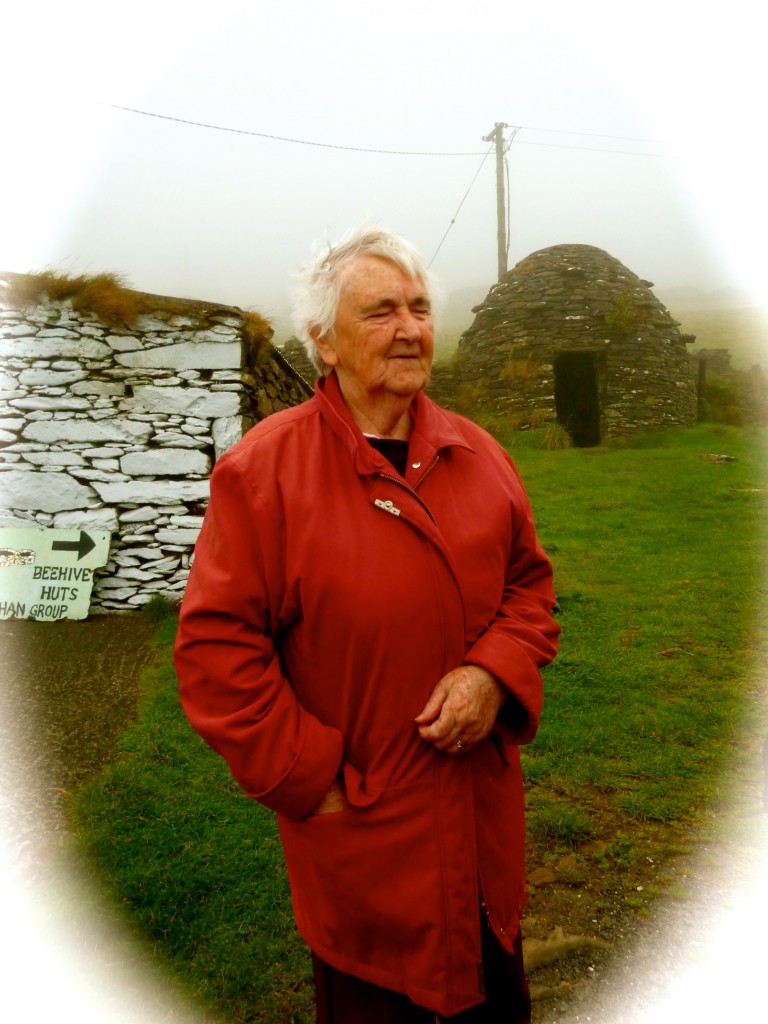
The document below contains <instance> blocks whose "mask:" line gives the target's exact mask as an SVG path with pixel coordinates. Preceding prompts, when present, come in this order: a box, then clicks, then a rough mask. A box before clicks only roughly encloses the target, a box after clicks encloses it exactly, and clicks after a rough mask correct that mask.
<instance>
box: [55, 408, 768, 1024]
mask: <svg viewBox="0 0 768 1024" xmlns="http://www.w3.org/2000/svg"><path fill="white" fill-rule="evenodd" d="M515 440H516V441H519V438H515ZM766 440H768V435H766V433H765V432H764V431H763V432H749V431H747V430H739V429H736V428H723V427H706V426H700V427H697V428H694V429H690V430H676V431H667V432H664V433H658V434H653V435H648V436H645V437H639V438H637V439H636V440H635V441H634V443H633V445H632V446H631V447H630V446H625V447H605V446H604V447H599V448H591V449H566V450H561V451H541V450H533V449H527V448H522V447H518V446H515V448H514V452H513V454H514V457H515V459H516V461H517V463H518V465H519V467H520V470H521V472H522V474H523V477H524V479H525V481H526V483H527V486H528V489H529V492H530V495H531V499H532V502H533V505H534V510H535V513H536V517H537V522H538V525H539V531H540V535H541V537H542V540H543V542H544V545H545V547H546V548H547V550H548V551H549V552H550V554H551V557H552V559H553V563H554V566H555V575H556V584H557V590H558V595H559V598H558V602H559V610H558V615H559V619H560V622H561V624H562V627H563V635H562V646H561V654H560V656H559V658H558V660H557V661H556V662H555V663H554V664H553V665H552V666H551V667H550V668H549V669H547V671H546V673H545V692H546V699H545V711H544V717H543V720H542V725H541V730H540V733H539V736H538V737H537V739H536V740H535V742H534V743H533V744H532V745H531V746H530V747H528V748H527V749H526V751H525V755H524V771H525V774H526V778H527V786H528V798H529V846H530V848H531V849H532V850H533V851H539V852H540V851H541V850H542V849H545V848H551V847H552V846H553V844H554V846H555V847H557V848H560V849H562V848H570V847H572V846H574V845H575V844H576V843H578V841H579V840H581V839H585V838H590V837H592V838H600V839H602V840H604V841H606V842H608V843H613V847H612V848H613V850H614V852H615V853H616V857H615V859H616V860H618V859H619V856H620V854H621V852H622V851H624V854H626V855H627V856H629V855H631V836H632V830H633V828H634V827H638V828H639V827H642V828H643V829H646V830H647V829H648V828H653V827H658V828H659V829H661V828H666V827H668V826H669V824H670V823H672V824H676V823H677V824H681V825H685V826H686V827H687V828H689V829H696V830H697V831H698V832H699V833H701V834H706V832H707V829H709V828H711V827H713V826H712V821H713V815H714V814H715V813H727V811H728V808H729V806H730V805H731V797H732V792H733V788H732V787H733V785H734V780H735V779H737V777H739V776H742V777H743V776H744V775H745V774H746V775H751V776H752V777H754V774H755V773H756V772H757V771H758V764H759V752H758V742H757V741H758V738H759V737H762V736H763V735H765V734H766V732H768V724H766V721H765V709H764V705H763V704H762V703H761V699H760V693H761V687H762V683H763V679H762V677H761V673H762V672H763V671H764V670H763V667H762V666H763V660H764V655H765V649H766V630H765V622H764V612H765V609H766V607H768V602H766V581H767V579H768V577H767V576H766V565H765V540H766V508H767V503H766V460H765V456H766ZM710 453H717V454H728V455H731V456H734V457H735V458H736V461H732V462H726V463H722V464H714V463H712V462H709V461H707V460H706V458H705V456H706V455H707V454H710ZM173 630H174V619H173V617H172V616H167V617H165V618H164V620H163V621H162V624H161V627H160V632H159V634H158V665H157V668H156V669H155V670H154V671H153V672H152V673H151V674H150V675H149V676H148V677H147V679H146V681H145V696H144V697H143V699H142V701H141V704H140V709H139V717H138V720H137V721H136V722H135V723H134V724H133V725H131V727H130V728H129V729H128V731H127V732H126V734H125V737H124V740H123V744H122V755H121V757H120V759H119V760H118V761H117V762H116V763H114V764H113V765H112V766H111V767H110V768H109V769H108V770H106V771H105V772H103V773H102V774H101V775H100V776H99V777H98V778H96V779H95V780H93V781H92V782H90V783H89V784H88V785H86V786H85V787H83V788H82V789H81V790H80V791H79V792H78V793H77V794H76V796H75V799H74V801H73V806H72V813H73V817H74V820H75V827H76V832H77V836H78V840H79V842H80V843H81V844H82V846H83V847H84V848H85V850H86V851H87V854H88V857H89V858H90V860H91V862H92V863H93V864H94V865H95V867H96V869H97V871H98V872H99V874H100V875H101V877H102V878H104V879H105V880H106V884H107V885H108V887H109V888H110V890H111V892H112V893H113V895H114V897H115V901H116V905H119V906H120V907H122V908H123V909H124V910H125V911H126V913H127V914H128V915H129V917H130V918H131V919H132V920H133V921H135V922H136V923H137V925H138V927H139V928H140V930H141V932H142V933H143V934H144V935H146V936H147V938H148V940H149V941H150V942H151V943H153V944H154V948H155V950H156V952H157V954H158V956H159V957H160V958H162V959H164V960H166V961H167V962H168V963H169V964H170V965H171V966H172V967H173V969H174V971H175V972H176V973H178V974H179V975H180V976H181V977H182V979H183V981H184V983H185V986H186V987H187V988H188V990H189V991H190V992H192V993H193V994H194V995H195V996H196V997H197V998H198V999H199V1000H200V1002H201V1003H202V1004H203V1005H206V1006H209V1007H211V1008H215V1009H217V1010H218V1011H219V1012H220V1013H221V1018H222V1019H235V1020H242V1021H263V1022H267V1021H269V1022H271V1024H275V1022H289V1021H294V1022H309V1021H310V1020H312V1019H313V1015H312V1008H311V991H310V989H311V986H310V984H309V982H310V971H309V961H308V956H307V953H306V950H305V949H304V947H303V945H302V943H301V942H300V940H299V939H298V938H297V936H296V934H295V931H294V928H293V924H292V917H291V910H290V904H289V899H288V892H287V887H286V881H285V876H284V870H283V865H282V855H281V852H280V845H279V840H278V837H277V832H276V828H275V825H274V820H273V817H272V815H271V814H270V813H269V812H267V811H265V810H263V809H262V808H260V807H259V806H258V805H256V804H255V803H253V802H251V801H249V800H248V799H247V798H246V797H245V796H244V795H242V794H241V793H240V792H239V791H238V789H237V788H236V786H235V785H234V784H233V783H232V781H231V780H230V778H229V775H228V772H227V770H226V768H225V767H224V765H223V763H222V762H220V760H219V759H218V758H217V757H216V756H215V755H214V754H212V753H211V752H210V751H209V750H208V749H207V748H206V747H205V746H204V744H203V743H202V741H201V740H199V738H198V737H197V736H196V735H195V734H194V733H193V732H192V731H191V729H190V728H189V726H188V725H187V723H186V720H185V719H184V717H183V714H182V712H181V710H180V707H179V703H178V698H177V695H176V684H175V679H174V674H173V669H172V664H171V643H172V638H173Z"/></svg>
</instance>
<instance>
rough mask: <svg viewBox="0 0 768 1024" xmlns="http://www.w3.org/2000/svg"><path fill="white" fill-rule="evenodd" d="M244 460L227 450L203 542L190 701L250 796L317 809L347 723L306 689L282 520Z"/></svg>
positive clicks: (297, 809) (189, 633)
mask: <svg viewBox="0 0 768 1024" xmlns="http://www.w3.org/2000/svg"><path fill="white" fill-rule="evenodd" d="M250 476H251V474H247V475H246V472H245V467H243V466H242V465H241V464H240V462H239V461H238V460H236V459H230V458H228V457H227V456H225V457H224V458H223V459H221V460H220V461H219V462H218V463H217V465H216V468H215V470H214V472H213V475H212V477H211V499H210V504H209V506H208V509H207V511H206V515H205V519H204V522H203V527H202V530H201V531H200V536H199V538H198V542H197V545H196V547H195V557H194V562H193V565H192V569H191V571H190V576H189V581H188V584H187V589H186V593H185V596H184V600H183V602H182V606H181V611H180V615H179V627H178V633H177V637H176V644H175V649H174V658H175V664H176V673H177V676H178V680H179V690H180V696H181V702H182V706H183V708H184V711H185V713H186V715H187V718H188V719H189V721H190V723H191V724H192V726H193V727H194V729H195V730H196V731H197V732H198V733H199V734H200V735H201V736H202V737H203V739H204V740H205V741H206V743H208V744H209V745H210V746H211V747H213V749H214V750H216V751H217V752H218V753H219V754H221V756H222V757H223V758H224V759H225V760H226V761H227V763H228V765H229V768H230V770H231V772H232V775H233V776H234V778H235V779H236V780H237V782H238V783H239V784H240V785H241V786H242V788H243V789H244V790H245V792H246V793H248V795H249V796H251V797H254V798H255V799H256V800H258V801H260V802H261V803H263V804H265V805H266V806H267V807H270V808H271V809H272V810H275V811H277V812H279V813H281V814H283V815H285V816H286V817H288V818H291V819H294V820H297V819H299V818H302V817H304V816H305V815H306V814H308V813H309V812H310V811H311V810H312V808H313V807H314V806H315V805H316V804H317V803H318V802H319V800H320V799H321V797H322V796H323V795H324V794H325V793H326V791H327V790H328V788H329V786H330V784H331V782H332V780H333V779H334V778H335V777H336V775H337V773H338V771H339V769H340V766H341V762H342V751H343V741H342V737H341V734H340V732H339V731H338V730H337V729H334V728H332V727H329V726H326V725H323V724H322V723H321V722H320V721H319V720H318V719H317V718H315V717H314V716H313V715H311V714H309V713H308V712H307V711H306V710H305V709H304V708H303V707H302V706H301V704H300V703H299V701H298V700H297V698H296V694H295V693H294V691H293V689H292V687H291V685H290V682H289V681H288V680H287V679H286V677H285V675H284V674H283V671H282V668H281V663H280V657H279V654H278V652H277V651H276V649H275V644H274V635H275V630H276V628H277V627H276V622H277V621H278V612H279V608H280V603H281V595H282V594H283V593H284V588H285V567H284V565H283V564H282V559H281V551H282V526H281V522H280V521H279V516H277V515H276V514H274V513H272V514H270V513H269V511H268V509H267V506H266V504H265V501H264V499H263V498H262V497H261V496H260V495H259V494H258V493H257V492H256V490H255V488H254V486H253V485H252V483H251V480H250Z"/></svg>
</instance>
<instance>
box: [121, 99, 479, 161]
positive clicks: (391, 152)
mask: <svg viewBox="0 0 768 1024" xmlns="http://www.w3.org/2000/svg"><path fill="white" fill-rule="evenodd" d="M106 106H108V107H112V109H113V110H125V111H127V112H128V113H130V114H141V115H142V117H156V118H159V119H160V120H161V121H174V122H176V123H177V124H188V125H193V126H194V127H195V128H210V129H212V130H213V131H217V132H232V133H234V134H235V135H252V136H255V137H256V138H259V139H271V140H272V141H273V142H290V143H293V145H296V146H319V147H321V148H322V149H344V150H347V151H350V152H354V153H379V154H384V155H386V156H481V154H480V153H478V152H473V153H469V152H459V153H457V152H440V153H434V152H425V151H422V150H408V149H371V148H368V147H366V146H341V145H336V144H335V143H332V142H313V141H310V140H308V139H292V138H288V137H286V136H284V135H269V134H267V133H266V132H254V131H248V130H247V129H245V128H226V127H224V126H223V125H220V124H207V123H206V122H204V121H190V120H187V119H186V118H183V117H172V116H171V115H170V114H157V113H155V112H154V111H152V110H137V109H136V108H135V107H121V106H119V105H118V104H117V103H107V104H106Z"/></svg>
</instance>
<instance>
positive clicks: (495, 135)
mask: <svg viewBox="0 0 768 1024" xmlns="http://www.w3.org/2000/svg"><path fill="white" fill-rule="evenodd" d="M505 128H509V125H508V124H504V123H503V122H501V121H497V122H496V125H495V126H494V129H493V131H492V132H491V133H490V135H484V136H483V142H495V143H496V240H497V244H498V258H499V280H501V279H502V277H504V275H505V274H506V272H507V214H506V210H505V208H504V129H505Z"/></svg>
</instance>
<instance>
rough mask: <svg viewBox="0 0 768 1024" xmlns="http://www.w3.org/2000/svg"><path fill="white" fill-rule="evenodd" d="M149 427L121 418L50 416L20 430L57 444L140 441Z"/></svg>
mask: <svg viewBox="0 0 768 1024" xmlns="http://www.w3.org/2000/svg"><path fill="white" fill-rule="evenodd" d="M151 434H152V427H151V425H150V424H147V423H136V422H134V421H132V420H126V419H121V420H118V421H113V422H107V421H105V420H100V421H98V422H97V421H95V420H90V419H70V420H60V419H57V420H49V421H46V422H44V423H30V424H29V425H28V426H26V427H25V428H24V430H23V431H22V436H23V437H25V438H27V440H29V441H40V442H42V443H43V444H56V443H58V442H61V441H73V442H74V441H78V442H84V443H87V444H93V443H97V442H99V441H102V442H104V443H107V444H108V443H110V442H120V441H123V442H129V443H133V444H135V443H143V442H146V441H148V440H149V438H150V436H151Z"/></svg>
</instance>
